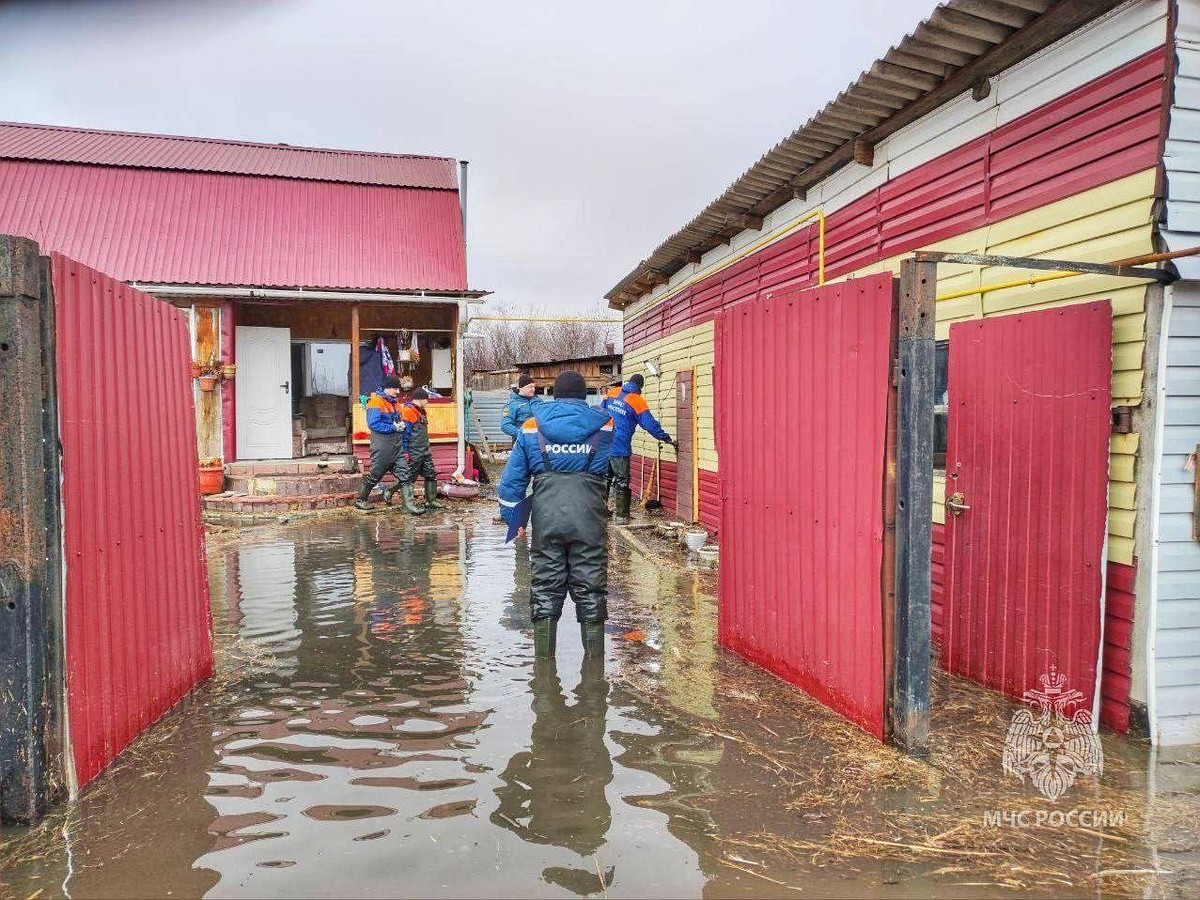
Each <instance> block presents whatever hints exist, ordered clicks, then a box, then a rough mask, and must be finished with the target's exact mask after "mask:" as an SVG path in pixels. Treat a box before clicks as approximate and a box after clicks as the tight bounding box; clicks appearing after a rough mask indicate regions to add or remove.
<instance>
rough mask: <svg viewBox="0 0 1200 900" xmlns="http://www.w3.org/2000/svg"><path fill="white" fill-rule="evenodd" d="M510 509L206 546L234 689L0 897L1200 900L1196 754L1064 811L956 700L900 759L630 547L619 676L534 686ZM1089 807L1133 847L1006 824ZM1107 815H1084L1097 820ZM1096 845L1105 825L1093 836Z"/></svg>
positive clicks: (161, 745)
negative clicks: (783, 673)
mask: <svg viewBox="0 0 1200 900" xmlns="http://www.w3.org/2000/svg"><path fill="white" fill-rule="evenodd" d="M490 514H491V509H490V508H484V507H483V506H479V507H475V508H473V509H472V510H470V511H469V512H466V513H462V514H457V513H456V514H454V515H446V516H444V517H443V520H442V526H443V527H435V526H436V525H437V523H435V522H431V521H427V520H420V521H414V520H409V519H406V518H403V517H401V516H397V515H395V514H390V513H389V514H386V515H384V514H380V515H372V516H365V517H358V518H337V519H326V520H320V521H314V522H310V523H307V524H300V525H296V526H290V527H287V528H269V529H257V530H248V531H245V532H243V533H242V534H240V535H238V536H236V537H234V538H231V539H225V538H222V539H219V540H218V541H214V542H213V544H212V546H211V547H210V551H209V557H210V579H211V586H212V594H213V607H214V626H215V629H216V631H217V632H218V634H219V636H220V643H221V646H222V647H223V648H225V649H224V650H223V651H222V653H221V665H220V667H219V668H220V669H221V674H220V675H219V677H218V678H217V679H216V680H215V681H214V682H213V683H212V684H210V685H208V686H206V687H204V688H201V689H200V690H198V691H197V692H195V693H194V694H193V695H192V696H191V697H189V698H188V699H187V700H186V701H184V703H182V704H181V705H180V707H179V708H178V709H177V710H175V711H173V712H172V713H171V714H170V715H168V716H167V717H166V718H165V719H164V720H163V722H161V723H160V724H159V725H158V726H156V727H155V728H154V729H153V730H152V731H151V732H150V733H149V734H148V735H147V736H145V737H144V738H143V739H142V740H141V741H139V743H138V744H136V745H135V746H134V747H133V748H131V749H130V750H129V751H128V752H127V753H126V754H124V755H123V756H122V757H121V759H120V760H119V761H118V763H117V764H116V765H115V766H114V767H113V769H112V770H111V771H110V772H108V773H106V774H105V775H103V776H101V777H100V778H99V779H97V781H96V782H95V783H94V784H92V785H91V786H89V788H88V789H87V790H86V791H85V792H84V795H83V796H82V797H81V798H80V800H79V801H78V802H77V803H75V804H71V805H67V806H64V807H60V808H59V809H57V810H56V811H55V812H54V813H53V814H52V815H51V816H50V817H49V818H48V819H47V820H46V822H45V823H44V824H43V825H41V826H39V827H38V828H37V829H35V830H33V831H32V832H28V833H26V832H22V831H21V830H18V829H10V830H8V831H7V832H6V833H5V842H6V847H5V850H4V852H3V853H0V895H4V896H8V895H11V896H13V897H18V898H24V897H30V896H35V895H36V896H38V897H39V898H41V897H59V896H64V897H141V896H155V897H164V896H172V897H197V896H207V897H346V896H371V897H393V896H395V897H525V896H538V897H543V896H544V897H570V896H612V897H701V896H703V897H726V896H730V897H756V896H797V895H799V896H816V897H833V896H854V897H868V896H878V897H920V896H956V897H957V896H994V895H996V894H997V893H1004V894H1013V895H1022V894H1029V895H1039V896H1045V895H1047V894H1053V895H1058V896H1104V895H1124V894H1137V895H1138V896H1175V895H1179V896H1186V895H1190V894H1194V893H1195V891H1196V889H1197V888H1198V887H1200V879H1198V878H1197V875H1196V871H1197V869H1196V865H1197V857H1198V856H1200V838H1197V831H1196V822H1197V821H1200V818H1198V816H1200V806H1198V805H1197V802H1196V800H1197V783H1198V782H1200V776H1198V775H1197V773H1198V772H1200V765H1197V763H1198V762H1200V761H1198V760H1197V759H1195V758H1191V757H1187V756H1178V757H1172V758H1162V759H1159V758H1152V757H1151V756H1150V755H1149V751H1148V750H1147V749H1146V748H1144V747H1143V746H1141V745H1139V744H1137V743H1136V742H1133V741H1131V740H1128V739H1123V738H1117V737H1111V736H1109V737H1106V738H1105V747H1104V749H1105V751H1106V757H1107V759H1106V771H1105V775H1104V776H1103V777H1102V778H1100V779H1095V778H1084V779H1080V781H1079V783H1078V784H1077V785H1076V786H1075V787H1074V788H1072V790H1073V791H1074V792H1075V793H1074V795H1072V794H1070V793H1068V794H1067V795H1066V796H1064V797H1063V798H1061V799H1060V800H1059V801H1058V803H1057V804H1053V805H1051V804H1048V803H1047V801H1044V800H1043V799H1042V798H1040V797H1039V796H1038V795H1037V794H1036V792H1034V791H1032V790H1031V789H1030V788H1029V787H1028V785H1022V784H1017V783H1015V781H1013V780H1012V779H1006V778H1005V776H1004V775H1003V772H1002V770H1001V765H1000V759H999V752H1000V751H999V748H1000V746H1001V745H1002V744H1003V740H1004V734H1005V729H1006V727H1007V717H1008V715H1009V714H1010V713H1011V707H1009V706H1008V705H1007V704H1006V703H1005V701H1003V700H1001V699H999V698H996V697H995V696H994V695H990V694H987V692H984V691H981V690H978V689H976V688H973V687H971V686H968V685H962V684H959V683H951V682H950V681H949V680H947V679H944V678H940V679H939V681H938V683H937V686H936V691H935V707H936V709H937V710H938V712H937V714H936V716H935V721H934V733H935V741H934V752H933V756H932V758H931V759H930V761H929V762H928V763H925V762H916V761H912V760H908V759H905V758H903V757H900V756H898V755H897V754H895V753H893V752H892V751H890V750H887V749H883V748H880V747H878V745H876V744H875V743H874V742H873V741H872V740H871V739H870V738H868V737H866V736H865V735H863V734H861V733H860V732H858V731H857V730H856V729H854V728H853V727H852V726H848V725H846V724H845V723H843V722H841V720H839V719H838V718H837V717H836V716H833V715H832V714H830V713H827V712H825V711H824V710H823V709H822V708H821V707H819V706H817V705H816V704H814V703H813V702H811V701H809V700H808V699H807V698H805V697H804V696H803V695H802V694H800V693H799V692H798V691H796V690H794V689H793V688H791V687H789V686H787V685H784V684H782V683H781V682H778V681H776V680H775V679H773V678H771V677H769V676H767V675H765V674H763V673H762V672H760V671H758V670H756V669H753V668H752V667H750V666H748V665H746V664H745V663H743V662H741V661H740V660H738V659H736V658H734V657H731V656H729V655H727V654H725V653H722V652H720V651H718V650H717V649H716V648H715V626H716V610H715V599H714V598H715V590H716V585H715V578H714V577H713V576H712V575H710V574H707V573H703V572H699V571H694V570H689V569H688V568H686V567H685V566H681V565H668V566H665V567H664V566H659V565H656V564H653V563H651V562H649V561H648V560H646V559H645V558H643V557H642V556H640V555H639V554H637V553H635V552H633V551H632V550H630V549H629V548H628V547H626V546H625V544H624V543H623V542H621V541H616V540H615V541H614V544H613V554H612V572H613V577H612V600H611V609H610V615H611V621H610V623H609V627H608V632H609V636H608V652H607V657H606V659H605V660H604V661H603V662H599V661H595V662H591V661H589V662H585V661H584V660H583V658H582V653H581V648H580V642H579V635H578V628H577V626H576V625H575V623H574V621H573V619H571V617H570V604H569V602H568V613H567V615H566V616H564V620H563V622H562V623H561V627H560V631H559V648H558V657H557V661H556V662H546V663H543V662H542V661H535V660H534V658H533V653H532V641H531V636H530V631H529V621H528V606H527V594H528V581H529V565H528V557H527V555H526V553H525V551H524V549H523V548H522V547H520V546H516V547H514V546H513V545H505V544H504V543H503V528H502V526H499V525H496V524H494V523H493V522H492V520H491V515H490ZM1051 809H1061V810H1069V809H1076V810H1078V809H1084V810H1092V811H1108V812H1110V813H1112V814H1113V815H1114V816H1115V814H1116V813H1117V812H1124V813H1125V814H1126V818H1125V820H1123V821H1122V822H1121V824H1120V825H1118V826H1116V827H1104V826H1101V827H1092V828H1079V827H1072V826H1069V825H1063V826H1061V827H1057V828H1055V827H1049V826H1047V827H1041V826H1039V827H1026V828H1021V827H1017V826H1016V825H1009V826H1008V827H1003V826H997V825H996V824H994V822H993V824H991V825H989V824H987V823H986V822H985V819H984V816H985V813H988V812H994V811H1020V810H1028V811H1032V812H1035V813H1036V812H1037V811H1046V810H1051ZM1089 821H1090V820H1089ZM1092 824H1094V823H1092Z"/></svg>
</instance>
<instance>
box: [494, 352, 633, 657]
mask: <svg viewBox="0 0 1200 900" xmlns="http://www.w3.org/2000/svg"><path fill="white" fill-rule="evenodd" d="M586 398H587V383H586V382H585V381H584V379H583V376H582V375H580V374H579V373H578V372H572V371H567V372H563V373H562V374H560V375H559V376H558V378H557V379H556V380H555V382H554V402H553V403H543V404H539V405H538V408H537V416H536V417H535V418H531V419H527V420H526V421H525V424H524V425H522V426H521V432H520V434H519V436H518V437H517V440H516V442H515V443H514V444H513V449H512V453H511V454H510V455H509V457H508V465H506V466H505V467H504V475H503V476H502V477H501V479H500V487H499V490H498V494H499V498H500V514H501V515H502V516H503V517H504V520H505V521H506V522H508V523H509V524H510V525H513V524H516V521H517V519H516V518H515V517H517V516H518V515H519V509H518V505H519V504H520V503H521V501H522V500H524V499H525V491H526V488H527V487H528V485H529V482H530V480H531V479H532V481H533V497H532V500H531V502H532V510H531V513H530V525H531V527H532V528H533V536H532V540H531V541H530V547H529V568H530V576H531V577H530V582H531V583H530V592H529V593H530V598H529V599H530V607H531V616H530V618H532V619H533V641H534V655H535V656H541V657H546V656H553V655H554V648H555V640H556V635H557V633H558V620H559V618H560V617H561V616H562V610H563V602H564V601H565V600H566V596H567V592H568V591H570V594H571V599H572V600H573V601H574V603H575V618H576V619H577V620H578V622H579V626H580V634H581V636H582V639H583V649H584V654H585V655H586V656H591V657H596V656H603V655H604V622H605V620H606V619H607V618H608V515H607V513H608V508H607V502H606V500H607V498H606V493H607V487H608V483H607V478H606V473H607V472H608V455H609V451H610V450H611V448H612V439H613V423H612V420H611V419H610V418H609V416H608V413H606V412H605V411H603V410H601V409H599V408H597V407H593V406H588V403H587V399H586Z"/></svg>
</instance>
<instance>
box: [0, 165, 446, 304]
mask: <svg viewBox="0 0 1200 900" xmlns="http://www.w3.org/2000/svg"><path fill="white" fill-rule="evenodd" d="M0 231H3V232H10V233H13V234H19V235H22V236H27V237H31V238H34V239H35V240H37V241H38V242H39V243H40V244H41V245H42V247H46V248H51V249H53V250H55V251H56V252H59V253H63V254H64V255H69V256H71V257H72V258H74V259H78V260H80V261H81V262H83V263H85V264H86V265H90V266H93V267H94V268H96V269H99V270H101V271H104V272H107V273H109V274H110V275H112V276H114V277H116V278H120V279H122V280H125V281H140V282H144V283H151V284H157V283H168V284H206V285H246V286H252V287H285V288H286V287H291V288H297V287H305V288H314V289H315V288H328V289H351V290H434V291H462V290H466V289H467V273H466V263H465V250H464V246H463V232H462V214H461V211H460V209H459V205H458V195H457V194H456V193H453V192H449V191H430V190H418V189H410V188H387V187H374V186H369V185H349V184H332V183H328V182H318V181H294V180H287V179H282V178H254V177H250V176H243V175H208V174H198V173H186V174H185V173H176V172H162V171H154V170H150V169H118V168H104V167H100V166H75V165H67V164H63V163H38V162H24V161H14V160H0Z"/></svg>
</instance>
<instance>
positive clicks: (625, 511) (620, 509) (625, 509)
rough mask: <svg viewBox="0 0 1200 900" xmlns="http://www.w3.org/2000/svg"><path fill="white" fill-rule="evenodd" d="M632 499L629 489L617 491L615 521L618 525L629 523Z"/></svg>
mask: <svg viewBox="0 0 1200 900" xmlns="http://www.w3.org/2000/svg"><path fill="white" fill-rule="evenodd" d="M631 500H632V497H631V495H630V492H629V491H617V517H616V519H614V520H613V521H615V522H616V523H617V524H618V525H628V524H629V503H630V501H631Z"/></svg>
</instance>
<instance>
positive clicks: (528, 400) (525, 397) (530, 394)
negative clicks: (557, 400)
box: [500, 375, 545, 444]
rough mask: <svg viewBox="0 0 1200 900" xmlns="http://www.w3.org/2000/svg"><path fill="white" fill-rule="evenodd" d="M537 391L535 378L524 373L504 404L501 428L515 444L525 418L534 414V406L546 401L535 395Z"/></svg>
mask: <svg viewBox="0 0 1200 900" xmlns="http://www.w3.org/2000/svg"><path fill="white" fill-rule="evenodd" d="M536 391H537V385H536V384H534V381H533V379H532V378H530V377H529V376H528V375H522V376H521V377H520V378H519V379H518V380H517V386H516V387H515V388H513V389H512V396H511V397H509V398H508V403H506V404H505V405H504V412H502V413H501V414H500V430H501V431H503V432H504V433H505V434H507V435H508V436H509V437H510V438H512V440H513V443H514V444H515V443H516V442H517V435H519V434H520V433H521V426H522V425H524V424H525V420H526V419H529V418H531V417H532V416H533V412H534V407H536V406H537V405H538V404H540V403H543V402H545V401H543V400H541V399H539V398H538V397H536V396H534V393H535V392H536Z"/></svg>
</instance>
